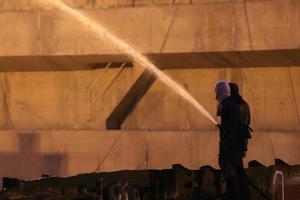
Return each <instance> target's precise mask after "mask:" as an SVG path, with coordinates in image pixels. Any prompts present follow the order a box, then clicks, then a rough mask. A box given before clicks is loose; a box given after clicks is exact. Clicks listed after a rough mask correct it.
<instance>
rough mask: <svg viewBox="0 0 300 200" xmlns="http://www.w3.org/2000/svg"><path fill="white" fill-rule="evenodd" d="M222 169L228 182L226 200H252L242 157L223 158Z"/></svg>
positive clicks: (221, 159)
mask: <svg viewBox="0 0 300 200" xmlns="http://www.w3.org/2000/svg"><path fill="white" fill-rule="evenodd" d="M220 167H221V170H222V172H223V175H224V177H225V182H226V190H227V191H226V200H250V191H249V183H248V177H247V174H246V171H245V169H244V164H243V159H242V156H238V155H231V156H225V157H224V156H222V157H220Z"/></svg>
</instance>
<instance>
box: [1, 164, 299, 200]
mask: <svg viewBox="0 0 300 200" xmlns="http://www.w3.org/2000/svg"><path fill="white" fill-rule="evenodd" d="M276 171H278V172H279V171H280V172H283V174H284V192H285V200H297V199H300V166H299V165H297V166H290V165H287V164H286V163H284V162H282V161H281V160H276V165H275V166H269V167H265V166H263V165H261V164H259V163H258V162H256V161H251V162H250V163H249V167H248V169H247V174H248V177H249V180H250V183H251V184H250V190H251V195H252V199H253V200H261V199H262V200H265V199H282V196H281V194H282V189H281V188H282V187H281V186H282V185H281V177H280V175H278V177H277V178H275V180H274V174H275V172H276ZM224 192H225V185H224V182H223V181H222V178H221V177H220V171H219V170H215V169H213V168H211V167H209V166H204V167H201V168H200V169H199V170H189V169H186V168H184V167H183V166H181V165H173V167H172V169H165V170H137V171H128V170H125V171H118V172H107V173H91V174H81V175H77V176H73V177H67V178H60V177H47V178H43V179H40V180H35V181H22V180H17V179H12V178H4V179H3V190H2V191H1V196H0V199H22V200H29V199H30V200H50V199H51V200H80V199H82V200H83V199H85V200H87V199H90V200H148V199H149V200H150V199H151V200H171V199H172V200H175V199H178V200H202V199H203V200H204V199H205V200H216V199H222V196H223V193H224Z"/></svg>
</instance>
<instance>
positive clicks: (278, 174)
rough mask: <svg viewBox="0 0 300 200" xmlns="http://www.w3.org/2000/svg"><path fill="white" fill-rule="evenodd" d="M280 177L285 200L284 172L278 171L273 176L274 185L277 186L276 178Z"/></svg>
mask: <svg viewBox="0 0 300 200" xmlns="http://www.w3.org/2000/svg"><path fill="white" fill-rule="evenodd" d="M277 176H280V177H281V192H282V194H281V195H282V200H284V177H283V172H282V171H279V170H276V171H275V173H274V176H273V185H275V184H276V177H277Z"/></svg>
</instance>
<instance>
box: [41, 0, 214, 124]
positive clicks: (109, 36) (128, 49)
mask: <svg viewBox="0 0 300 200" xmlns="http://www.w3.org/2000/svg"><path fill="white" fill-rule="evenodd" d="M40 2H41V5H45V2H46V3H47V4H50V5H51V4H52V5H53V6H54V7H56V8H57V9H59V10H61V11H63V12H64V13H66V14H68V15H70V16H71V17H73V18H74V19H76V20H77V21H78V22H80V23H81V24H82V25H84V26H85V27H86V28H88V29H89V30H91V31H93V32H94V33H96V34H97V36H98V37H99V38H100V39H102V40H104V39H105V40H107V41H109V42H111V43H112V44H113V45H114V46H115V47H116V48H118V49H119V50H120V51H122V52H125V53H126V54H127V55H128V56H129V57H130V58H131V59H133V60H135V61H136V62H137V63H138V64H140V65H141V66H143V67H144V68H146V69H148V70H149V71H150V72H152V73H153V74H154V75H155V76H156V77H157V78H158V79H160V80H161V81H162V82H163V83H164V84H166V85H167V86H169V87H170V88H172V89H173V90H174V91H175V92H176V93H177V94H179V95H180V96H181V97H182V98H184V99H185V100H187V101H188V102H190V103H191V104H192V105H193V106H194V107H195V108H196V109H197V110H199V111H200V112H201V113H202V114H203V115H204V116H206V117H207V118H208V119H209V120H210V121H212V123H214V124H215V125H217V122H216V120H215V119H214V118H213V117H212V116H211V115H210V114H209V112H208V111H207V110H205V108H204V107H203V106H202V105H200V104H199V103H198V102H197V101H196V99H195V98H194V97H192V96H191V95H190V94H189V93H188V92H187V91H186V90H185V89H184V88H183V87H182V86H180V85H179V84H178V83H177V82H176V81H174V80H173V79H172V78H171V77H169V76H168V75H167V74H165V73H164V72H162V71H161V70H159V69H158V68H157V67H156V66H155V65H154V64H153V63H152V62H151V61H150V60H149V59H148V58H147V57H146V56H144V55H143V54H142V53H141V52H140V51H138V50H136V49H135V48H133V47H132V46H130V45H129V44H128V43H126V42H125V41H123V40H122V39H120V38H119V37H117V36H116V35H114V34H113V33H112V32H111V31H109V30H108V29H106V28H105V27H104V26H103V25H102V24H100V23H99V22H97V21H95V20H93V19H90V18H89V17H87V16H85V15H84V14H82V13H81V12H79V11H77V10H75V9H73V8H71V7H69V6H67V5H66V4H65V3H64V2H62V1H61V0H40Z"/></svg>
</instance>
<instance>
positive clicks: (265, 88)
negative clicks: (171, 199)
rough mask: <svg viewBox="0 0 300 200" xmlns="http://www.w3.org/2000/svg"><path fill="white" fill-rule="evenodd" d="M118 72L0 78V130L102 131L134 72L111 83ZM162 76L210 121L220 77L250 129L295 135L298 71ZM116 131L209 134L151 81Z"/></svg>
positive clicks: (299, 108) (193, 113)
mask: <svg viewBox="0 0 300 200" xmlns="http://www.w3.org/2000/svg"><path fill="white" fill-rule="evenodd" d="M119 70H120V69H119V68H116V69H110V70H108V71H105V72H104V69H98V70H93V71H68V72H67V71H66V72H59V71H58V72H5V73H1V74H0V86H1V87H0V91H1V94H2V95H1V101H0V102H1V106H2V108H1V109H0V119H1V120H0V128H1V129H2V130H60V129H63V130H82V129H85V130H87V129H92V130H93V129H96V130H99V129H105V121H106V119H107V117H108V116H109V115H110V113H111V112H112V110H113V109H114V108H115V106H116V105H117V104H118V103H119V101H120V100H121V99H122V98H123V96H124V95H125V93H126V92H127V90H128V89H129V88H130V86H131V85H132V84H133V82H134V81H135V79H136V78H137V77H138V76H139V75H140V73H141V71H142V70H141V68H125V69H124V70H123V71H122V72H121V74H120V75H119V76H118V78H117V79H116V80H115V81H114V82H112V81H113V80H114V77H115V76H116V75H117V74H118V73H119ZM103 72H104V75H103V76H102V78H101V79H100V80H99V79H98V77H99V76H101V75H102V73H103ZM166 73H168V74H169V75H170V76H171V77H173V78H174V79H175V80H176V81H177V82H178V83H179V84H181V85H183V86H184V87H185V88H186V89H187V90H188V91H189V92H190V93H191V94H192V96H194V97H195V98H196V99H197V100H198V101H199V102H200V103H201V104H202V105H203V106H204V107H205V108H206V109H207V110H208V111H209V112H210V113H211V114H212V115H213V116H214V115H215V110H216V102H215V94H214V85H215V83H216V81H218V80H220V79H226V80H229V81H234V82H237V83H238V84H239V85H240V90H241V94H242V95H243V96H244V98H245V99H246V100H247V101H248V102H249V104H250V107H251V111H252V127H253V128H254V129H255V130H270V131H272V130H288V131H293V130H299V129H300V121H299V118H300V116H299V113H300V105H299V101H300V93H299V91H300V68H299V67H266V68H257V67H256V68H224V69H219V68H215V69H189V70H188V69H186V70H166ZM95 81H96V82H95ZM111 83H113V84H111ZM110 85H111V87H109V86H110ZM91 86H92V88H91ZM108 87H109V89H108V90H107V88H108ZM90 88H91V89H90ZM106 90H107V92H106V93H105V94H104V91H106ZM123 128H124V129H127V130H140V129H146V130H148V129H152V130H213V129H214V126H213V124H212V123H210V121H209V120H208V119H206V118H205V117H203V116H202V114H201V113H200V112H198V111H197V110H195V109H194V107H192V106H191V105H190V104H189V103H188V102H186V101H185V100H183V99H181V98H180V97H179V96H178V95H177V94H175V93H174V92H173V91H172V90H170V89H169V88H168V87H166V86H165V85H164V84H162V83H161V82H160V81H156V82H155V83H154V84H153V85H152V87H151V88H150V90H149V91H148V92H147V93H146V94H145V96H144V98H143V99H142V100H141V102H140V103H139V104H138V105H137V107H136V109H135V110H134V111H133V112H132V113H131V114H130V115H129V117H128V118H127V120H126V121H125V123H124V124H123Z"/></svg>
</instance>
